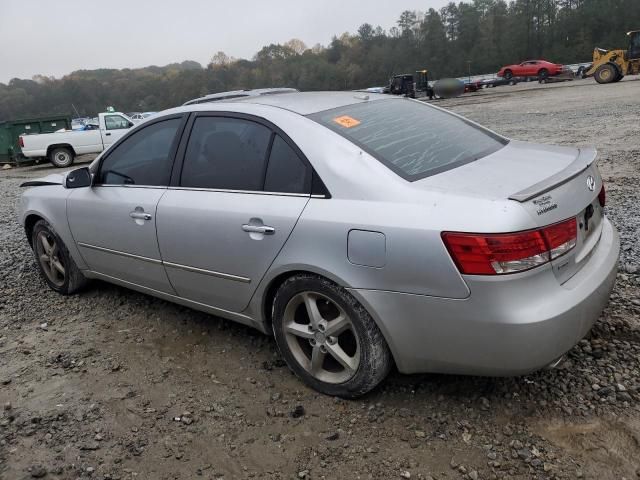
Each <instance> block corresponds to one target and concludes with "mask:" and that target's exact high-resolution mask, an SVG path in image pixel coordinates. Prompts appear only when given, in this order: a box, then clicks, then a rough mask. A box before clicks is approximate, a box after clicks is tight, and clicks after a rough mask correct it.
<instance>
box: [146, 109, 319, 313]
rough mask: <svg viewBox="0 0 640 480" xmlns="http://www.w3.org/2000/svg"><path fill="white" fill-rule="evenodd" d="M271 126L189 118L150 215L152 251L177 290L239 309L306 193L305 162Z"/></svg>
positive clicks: (201, 300)
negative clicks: (168, 179) (155, 247)
mask: <svg viewBox="0 0 640 480" xmlns="http://www.w3.org/2000/svg"><path fill="white" fill-rule="evenodd" d="M188 128H189V127H188ZM273 128H274V127H273V126H271V125H269V124H265V122H264V121H262V120H260V119H255V118H252V117H247V116H239V115H237V116H234V115H231V114H226V115H213V114H199V115H197V116H195V117H194V118H193V119H192V128H191V134H190V136H189V140H188V142H185V143H184V144H183V145H182V146H181V147H180V150H181V151H183V154H182V164H181V167H180V171H179V172H176V174H175V175H174V177H173V179H172V185H171V186H170V187H169V189H168V191H167V193H166V194H165V195H164V196H163V197H162V199H161V200H160V203H159V204H158V215H157V230H158V242H159V244H160V252H161V254H162V258H163V260H164V265H165V269H166V271H167V275H168V276H169V279H170V281H171V284H172V285H173V287H174V288H175V289H176V291H177V293H178V295H180V296H181V297H184V298H187V299H189V300H192V301H196V302H199V303H203V304H206V305H210V306H213V307H216V308H219V309H223V310H227V311H231V312H240V311H242V310H243V309H244V308H245V307H246V306H247V305H248V303H249V300H250V298H251V296H252V294H253V292H254V291H255V290H256V287H257V286H258V284H259V283H260V280H261V278H262V277H263V276H264V274H265V273H266V271H267V269H268V268H269V266H270V265H271V263H272V262H273V260H274V259H275V257H276V255H277V254H278V252H279V251H280V250H281V249H282V247H283V246H284V243H285V242H286V241H287V238H288V237H289V235H290V233H291V231H292V230H293V227H294V226H295V224H296V222H297V220H298V218H299V217H300V214H301V213H302V211H303V209H304V207H305V206H306V204H307V202H308V201H309V198H310V188H311V177H312V170H311V167H310V165H309V164H308V162H307V161H306V160H305V159H303V158H302V156H301V152H299V150H297V148H296V147H295V145H293V144H292V143H291V141H290V140H289V139H288V138H287V137H286V136H285V135H284V134H283V133H282V132H279V133H276V132H275V131H274V129H273ZM178 158H179V159H180V154H179V155H178ZM177 165H178V163H176V166H177ZM265 186H266V189H265Z"/></svg>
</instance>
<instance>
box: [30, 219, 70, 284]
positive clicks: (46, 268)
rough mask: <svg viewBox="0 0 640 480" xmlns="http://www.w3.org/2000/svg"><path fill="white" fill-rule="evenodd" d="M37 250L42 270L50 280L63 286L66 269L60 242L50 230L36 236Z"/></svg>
mask: <svg viewBox="0 0 640 480" xmlns="http://www.w3.org/2000/svg"><path fill="white" fill-rule="evenodd" d="M36 252H37V255H38V260H39V262H40V266H41V267H42V271H43V272H44V274H45V275H46V276H47V278H48V279H49V281H50V282H51V283H53V284H54V285H56V286H58V287H61V286H62V285H64V280H65V275H66V270H65V267H64V263H63V260H62V258H61V257H60V248H59V246H58V242H57V241H56V239H55V238H54V237H53V235H51V234H50V233H49V232H46V231H41V232H40V233H38V236H37V237H36Z"/></svg>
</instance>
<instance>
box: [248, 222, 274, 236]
mask: <svg viewBox="0 0 640 480" xmlns="http://www.w3.org/2000/svg"><path fill="white" fill-rule="evenodd" d="M242 230H243V231H245V232H248V233H262V234H264V235H273V234H274V233H276V229H275V228H273V227H269V226H268V225H249V224H245V225H242Z"/></svg>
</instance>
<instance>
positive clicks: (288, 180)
mask: <svg viewBox="0 0 640 480" xmlns="http://www.w3.org/2000/svg"><path fill="white" fill-rule="evenodd" d="M310 184H311V169H310V168H307V166H306V165H305V164H304V163H303V162H302V160H300V157H298V154H297V153H296V152H295V151H294V150H293V148H291V147H290V146H289V144H288V143H287V142H285V141H284V140H283V139H282V138H281V137H280V136H279V135H276V137H275V138H274V140H273V146H272V147H271V154H270V155H269V166H268V167H267V176H266V178H265V182H264V189H265V191H267V192H283V193H309V191H310Z"/></svg>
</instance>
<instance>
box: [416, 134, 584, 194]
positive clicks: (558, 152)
mask: <svg viewBox="0 0 640 480" xmlns="http://www.w3.org/2000/svg"><path fill="white" fill-rule="evenodd" d="M594 157H595V150H593V149H584V150H580V149H577V148H572V147H557V146H551V145H540V144H533V143H527V142H520V141H516V140H511V141H510V142H509V143H508V144H507V145H506V146H505V147H504V148H501V149H500V150H498V151H497V152H494V153H492V154H491V155H488V156H486V157H483V158H481V159H479V160H476V161H474V162H471V163H468V164H466V165H463V166H460V167H458V168H454V169H452V170H449V171H446V172H443V173H440V174H438V175H434V176H431V177H427V178H425V179H423V180H420V181H417V182H414V186H415V187H417V188H421V189H422V188H424V189H428V190H432V191H442V192H446V193H455V194H458V195H463V196H471V197H482V198H484V199H488V200H506V199H509V198H510V197H511V199H512V200H519V201H522V200H523V199H525V196H526V195H524V194H523V192H525V193H526V192H527V191H528V192H529V194H530V195H529V196H532V195H534V194H536V193H537V194H540V193H542V192H544V191H545V189H550V188H552V187H553V185H552V183H553V182H555V184H557V183H559V182H561V181H562V180H563V178H559V176H562V175H563V173H565V172H566V174H567V175H566V176H569V173H570V172H569V170H568V169H570V168H571V167H572V166H573V169H574V170H575V169H584V168H587V166H588V165H589V164H590V163H591V162H592V161H593V159H594ZM547 187H548V188H547ZM519 194H522V195H520V197H518V198H516V197H515V196H516V195H519Z"/></svg>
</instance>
